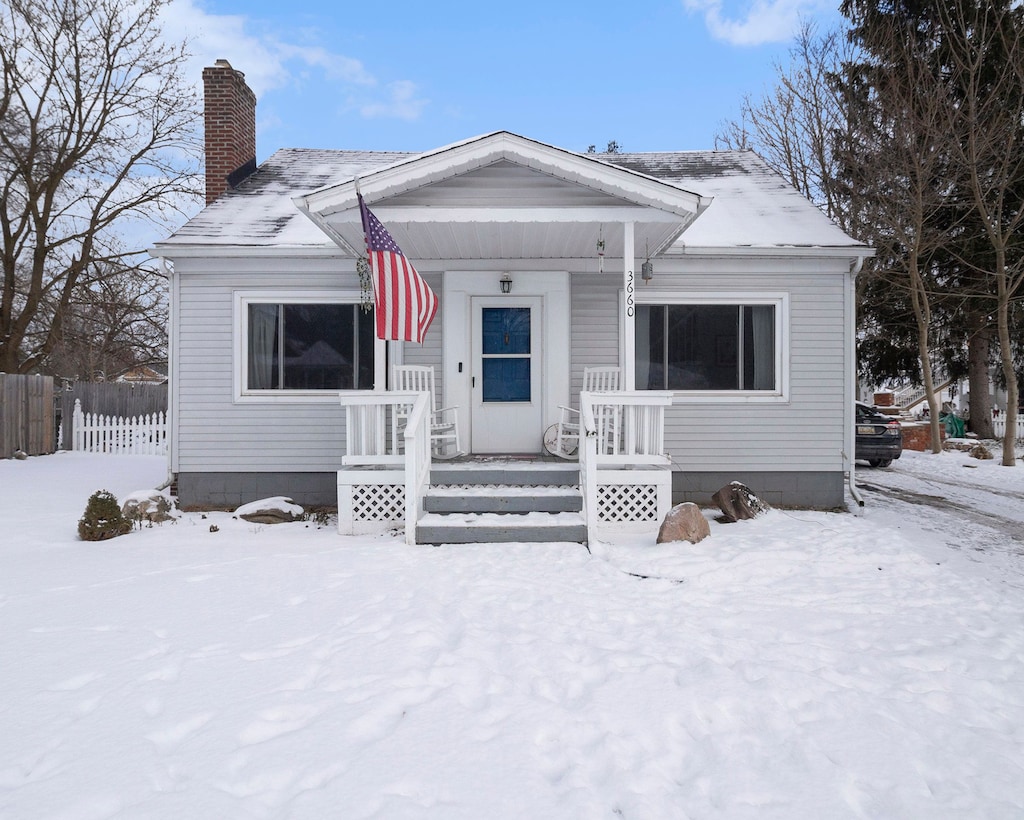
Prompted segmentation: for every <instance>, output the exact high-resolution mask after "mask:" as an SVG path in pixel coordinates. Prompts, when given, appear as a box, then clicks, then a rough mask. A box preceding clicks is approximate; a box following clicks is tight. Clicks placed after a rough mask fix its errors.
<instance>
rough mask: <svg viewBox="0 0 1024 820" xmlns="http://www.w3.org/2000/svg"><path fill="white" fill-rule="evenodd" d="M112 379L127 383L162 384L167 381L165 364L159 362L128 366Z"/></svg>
mask: <svg viewBox="0 0 1024 820" xmlns="http://www.w3.org/2000/svg"><path fill="white" fill-rule="evenodd" d="M114 381H115V382H127V383H129V384H164V383H165V382H166V381H167V365H166V364H164V363H162V362H161V363H153V364H140V365H136V366H134V367H129V368H128V369H127V370H125V371H124V372H122V373H120V374H118V376H117V377H116V378H115V379H114Z"/></svg>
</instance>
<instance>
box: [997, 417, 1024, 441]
mask: <svg viewBox="0 0 1024 820" xmlns="http://www.w3.org/2000/svg"><path fill="white" fill-rule="evenodd" d="M992 432H993V433H994V434H995V437H996V438H1002V437H1003V436H1005V435H1006V416H999V417H998V418H994V419H992ZM1016 439H1017V441H1024V416H1021V415H1018V416H1017V435H1016Z"/></svg>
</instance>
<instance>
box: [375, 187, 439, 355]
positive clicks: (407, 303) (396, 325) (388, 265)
mask: <svg viewBox="0 0 1024 820" xmlns="http://www.w3.org/2000/svg"><path fill="white" fill-rule="evenodd" d="M359 213H360V214H361V215H362V217H363V233H364V234H365V235H366V256H367V258H368V261H369V263H370V276H371V279H372V281H373V301H374V307H375V308H376V313H377V338H378V339H394V340H396V341H405V342H418V343H419V344H423V337H424V336H425V335H426V334H427V328H428V327H430V323H431V321H433V318H434V315H435V314H436V313H437V296H436V295H435V294H434V291H432V290H431V289H430V287H429V286H428V285H427V283H426V282H424V281H423V277H422V276H420V275H419V273H417V271H416V268H414V267H413V265H412V262H410V261H409V260H408V259H406V258H405V255H404V254H403V253H402V250H401V248H399V247H398V244H397V243H396V242H395V240H394V239H392V238H391V234H389V233H388V232H387V229H386V228H385V227H384V226H383V225H381V224H380V220H379V219H377V217H375V216H374V215H373V214H372V213H371V212H370V209H369V208H367V207H366V203H365V202H363V197H362V195H361V194H360V196H359Z"/></svg>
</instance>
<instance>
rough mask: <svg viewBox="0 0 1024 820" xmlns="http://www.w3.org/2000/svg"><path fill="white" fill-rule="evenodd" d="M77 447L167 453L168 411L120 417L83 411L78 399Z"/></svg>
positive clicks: (140, 453)
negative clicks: (166, 412)
mask: <svg viewBox="0 0 1024 820" xmlns="http://www.w3.org/2000/svg"><path fill="white" fill-rule="evenodd" d="M73 427H74V431H75V434H74V439H75V440H74V442H73V444H74V449H75V450H80V451H82V452H86V453H115V454H118V455H132V456H163V455H167V417H166V414H164V413H162V412H161V413H151V414H150V415H147V416H138V417H136V416H132V417H131V418H120V417H117V416H101V415H99V414H98V413H83V412H82V403H81V402H80V401H79V400H78V399H76V400H75V413H74V425H73Z"/></svg>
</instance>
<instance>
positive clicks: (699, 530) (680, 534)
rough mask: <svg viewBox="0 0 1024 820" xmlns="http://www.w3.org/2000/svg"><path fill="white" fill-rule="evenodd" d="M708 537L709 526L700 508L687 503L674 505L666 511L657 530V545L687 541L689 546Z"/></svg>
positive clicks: (709, 533)
mask: <svg viewBox="0 0 1024 820" xmlns="http://www.w3.org/2000/svg"><path fill="white" fill-rule="evenodd" d="M709 535H711V526H710V525H709V524H708V520H707V519H706V518H705V517H704V515H703V513H701V511H700V507H698V506H697V505H696V504H694V503H693V502H691V501H687V502H684V503H683V504H676V505H675V506H674V507H673V508H672V509H671V510H669V511H668V515H666V516H665V520H664V521H662V522H661V529H660V530H658V543H659V544H666V543H668V542H670V541H689V542H690V543H691V544H696V543H697V542H698V541H703V540H704V539H705V538H707V537H708V536H709Z"/></svg>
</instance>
